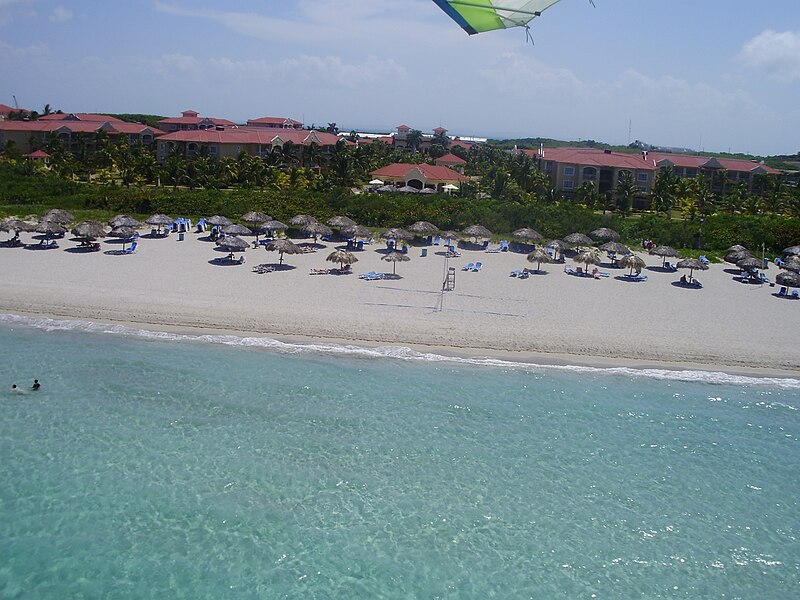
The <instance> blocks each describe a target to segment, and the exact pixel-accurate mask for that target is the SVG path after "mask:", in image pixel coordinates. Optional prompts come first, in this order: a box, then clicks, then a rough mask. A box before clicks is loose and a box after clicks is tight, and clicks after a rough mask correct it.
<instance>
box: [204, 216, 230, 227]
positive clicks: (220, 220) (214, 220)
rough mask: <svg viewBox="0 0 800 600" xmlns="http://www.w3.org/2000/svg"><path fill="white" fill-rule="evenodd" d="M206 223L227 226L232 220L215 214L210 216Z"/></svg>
mask: <svg viewBox="0 0 800 600" xmlns="http://www.w3.org/2000/svg"><path fill="white" fill-rule="evenodd" d="M206 223H208V224H209V225H213V226H214V227H225V226H226V225H230V224H231V220H230V219H228V218H226V217H223V216H222V215H214V216H213V217H208V218H207V219H206Z"/></svg>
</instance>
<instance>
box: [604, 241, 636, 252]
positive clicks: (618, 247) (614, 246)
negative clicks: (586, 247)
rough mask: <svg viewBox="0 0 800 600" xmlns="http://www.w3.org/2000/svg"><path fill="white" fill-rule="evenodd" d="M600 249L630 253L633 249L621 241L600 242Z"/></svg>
mask: <svg viewBox="0 0 800 600" xmlns="http://www.w3.org/2000/svg"><path fill="white" fill-rule="evenodd" d="M599 248H600V250H602V251H604V252H614V253H615V254H630V253H631V249H630V248H628V247H627V246H626V245H625V244H620V243H619V242H614V241H611V242H606V243H605V244H600V246H599Z"/></svg>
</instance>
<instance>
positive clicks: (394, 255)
mask: <svg viewBox="0 0 800 600" xmlns="http://www.w3.org/2000/svg"><path fill="white" fill-rule="evenodd" d="M381 260H387V261H389V262H390V263H392V275H397V263H399V262H408V261H409V260H411V259H410V258H409V256H408V254H403V253H402V252H397V251H396V250H395V251H394V252H389V254H386V255H384V256H382V257H381Z"/></svg>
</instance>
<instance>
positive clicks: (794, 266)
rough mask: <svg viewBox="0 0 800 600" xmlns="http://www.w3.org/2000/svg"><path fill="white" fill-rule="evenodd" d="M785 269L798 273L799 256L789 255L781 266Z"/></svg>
mask: <svg viewBox="0 0 800 600" xmlns="http://www.w3.org/2000/svg"><path fill="white" fill-rule="evenodd" d="M782 268H784V269H786V270H787V271H794V272H795V273H800V256H790V257H789V258H787V259H786V260H785V261H783V267H782Z"/></svg>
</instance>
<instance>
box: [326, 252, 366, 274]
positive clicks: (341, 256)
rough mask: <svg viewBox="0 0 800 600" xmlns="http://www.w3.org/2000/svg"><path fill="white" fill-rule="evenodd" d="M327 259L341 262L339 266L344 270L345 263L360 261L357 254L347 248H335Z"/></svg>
mask: <svg viewBox="0 0 800 600" xmlns="http://www.w3.org/2000/svg"><path fill="white" fill-rule="evenodd" d="M325 260H327V261H328V262H332V263H339V268H340V269H342V270H344V266H345V265H352V264H353V263H356V262H358V258H357V257H356V255H355V254H353V253H352V252H348V251H347V250H334V251H333V252H331V253H330V254H329V255H328V258H326V259H325Z"/></svg>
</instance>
